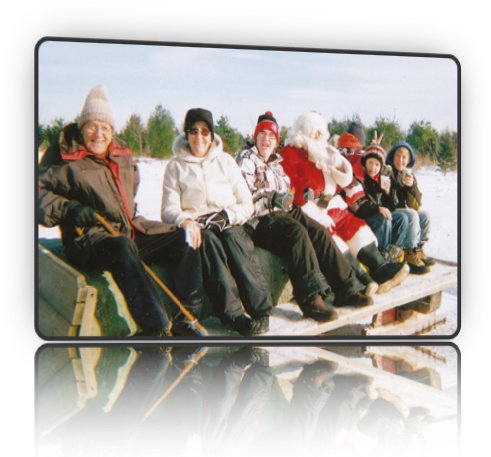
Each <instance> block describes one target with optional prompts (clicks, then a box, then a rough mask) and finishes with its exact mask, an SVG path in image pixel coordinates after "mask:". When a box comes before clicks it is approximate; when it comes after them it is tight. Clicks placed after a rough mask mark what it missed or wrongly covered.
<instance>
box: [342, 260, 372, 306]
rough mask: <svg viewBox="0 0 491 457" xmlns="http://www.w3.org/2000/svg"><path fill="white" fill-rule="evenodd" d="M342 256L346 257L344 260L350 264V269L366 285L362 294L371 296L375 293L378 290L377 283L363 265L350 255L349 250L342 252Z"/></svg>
mask: <svg viewBox="0 0 491 457" xmlns="http://www.w3.org/2000/svg"><path fill="white" fill-rule="evenodd" d="M344 256H345V257H346V260H347V261H348V263H349V264H350V266H351V268H352V270H353V271H354V272H355V275H356V277H357V278H358V279H359V280H360V282H361V283H362V284H363V285H364V286H366V288H365V291H364V294H365V295H366V296H367V297H372V296H373V295H375V294H376V293H377V290H378V284H377V283H376V282H375V281H374V280H373V279H372V277H371V276H370V275H369V274H368V273H367V272H366V271H365V270H364V269H363V267H362V266H361V265H360V262H358V260H356V259H355V258H354V257H353V256H352V255H351V252H349V251H346V252H345V253H344Z"/></svg>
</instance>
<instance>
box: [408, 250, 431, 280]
mask: <svg viewBox="0 0 491 457" xmlns="http://www.w3.org/2000/svg"><path fill="white" fill-rule="evenodd" d="M417 249H418V248H414V249H404V261H405V262H407V263H408V264H409V269H410V273H411V274H413V275H424V274H426V273H429V272H430V268H429V267H427V266H426V265H425V264H424V262H423V261H422V260H421V258H420V257H419V252H420V251H418V250H417Z"/></svg>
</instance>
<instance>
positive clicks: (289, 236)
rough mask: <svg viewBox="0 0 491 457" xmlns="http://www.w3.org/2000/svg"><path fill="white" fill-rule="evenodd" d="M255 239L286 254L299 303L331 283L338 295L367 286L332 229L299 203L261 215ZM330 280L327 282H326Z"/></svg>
mask: <svg viewBox="0 0 491 457" xmlns="http://www.w3.org/2000/svg"><path fill="white" fill-rule="evenodd" d="M252 238H253V241H254V243H255V244H256V245H257V246H259V247H262V248H264V249H267V250H269V251H271V252H273V253H274V254H276V255H278V256H279V257H281V258H283V259H284V260H285V261H286V262H287V264H288V268H289V276H290V280H291V282H292V286H293V293H294V295H295V299H296V300H297V303H299V304H300V303H304V302H305V301H306V300H308V299H309V298H311V297H313V296H315V295H316V294H321V295H322V294H325V293H326V291H327V290H328V289H329V286H330V287H331V289H332V291H333V292H334V293H335V294H336V295H338V294H339V295H341V296H349V295H353V294H355V293H357V292H360V291H362V290H363V289H364V287H365V286H363V284H361V283H360V281H358V279H357V278H356V276H355V273H354V272H353V270H352V268H351V266H350V265H349V263H348V261H347V260H346V258H345V257H344V255H343V254H342V253H341V251H340V250H339V249H338V247H337V246H336V243H335V242H334V240H333V239H332V238H331V235H330V234H329V232H328V231H327V230H326V229H325V228H324V227H322V225H320V224H319V223H317V222H316V221H314V220H313V219H312V218H310V217H308V216H307V215H306V214H305V213H304V212H303V211H302V210H301V208H299V207H294V208H293V209H292V210H291V211H290V212H288V213H287V212H284V211H277V212H274V213H271V214H268V215H265V216H261V217H260V218H259V224H257V226H256V228H255V230H254V232H253V235H252ZM326 280H327V282H326Z"/></svg>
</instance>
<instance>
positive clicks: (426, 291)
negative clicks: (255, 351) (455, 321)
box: [265, 262, 458, 336]
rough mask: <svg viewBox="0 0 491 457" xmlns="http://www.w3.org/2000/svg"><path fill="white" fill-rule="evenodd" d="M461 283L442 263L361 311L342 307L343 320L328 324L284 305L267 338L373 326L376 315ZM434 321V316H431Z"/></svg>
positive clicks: (277, 311)
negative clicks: (318, 321)
mask: <svg viewBox="0 0 491 457" xmlns="http://www.w3.org/2000/svg"><path fill="white" fill-rule="evenodd" d="M457 282H458V280H457V267H456V266H455V265H451V264H448V263H446V262H438V263H437V264H436V265H435V266H433V267H431V271H430V273H428V274H425V275H409V277H408V278H407V279H406V280H405V281H404V282H403V283H402V284H401V285H400V286H398V287H396V288H394V289H393V290H391V291H389V292H388V293H386V294H383V295H375V296H374V297H373V299H374V302H375V303H374V304H373V305H371V306H366V307H364V308H358V309H354V308H338V310H339V313H340V316H339V318H338V319H337V320H335V321H332V322H326V323H317V322H315V321H314V320H312V319H306V318H304V317H303V315H302V313H301V311H300V308H299V307H298V306H297V305H295V304H292V303H282V304H280V305H278V306H277V307H276V308H275V309H274V311H273V314H272V317H271V319H270V331H269V332H268V333H267V334H266V335H265V336H290V335H320V334H324V333H327V332H330V331H333V330H337V329H342V328H343V327H348V326H350V325H355V324H360V323H362V324H363V323H365V324H368V325H370V324H371V319H372V318H373V316H376V315H378V314H381V313H383V312H385V311H388V310H390V309H393V308H397V307H399V306H402V305H406V304H408V303H411V302H414V301H418V300H421V299H422V298H424V297H427V296H429V295H432V294H435V293H438V292H441V291H442V290H445V289H449V288H451V287H455V286H456V285H457ZM431 318H434V316H433V315H431V317H430V319H431ZM413 333H414V332H413ZM337 335H342V332H337Z"/></svg>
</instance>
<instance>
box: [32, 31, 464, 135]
mask: <svg viewBox="0 0 491 457" xmlns="http://www.w3.org/2000/svg"><path fill="white" fill-rule="evenodd" d="M298 49H299V51H297V50H295V51H291V50H286V49H281V48H276V49H274V50H264V49H263V50H261V49H238V48H216V47H201V46H189V45H186V46H175V45H165V44H161V43H158V44H156V43H151V44H150V42H135V43H131V44H125V43H120V42H111V43H104V42H78V41H57V40H46V41H44V40H41V41H40V42H39V43H38V47H37V57H38V60H37V62H38V66H37V69H38V119H39V123H40V124H45V125H46V124H50V123H51V122H53V120H54V119H56V118H62V119H64V120H65V122H70V121H72V120H73V119H75V117H76V116H77V115H78V113H79V112H80V110H81V108H82V106H83V103H84V100H85V97H86V95H87V93H88V92H89V90H90V88H91V87H93V86H95V85H98V84H103V85H104V86H105V87H106V89H107V92H108V96H109V99H110V100H111V103H112V106H113V110H114V115H115V118H116V130H118V131H119V130H120V129H122V128H124V125H125V124H126V122H127V120H128V119H129V117H130V116H131V115H132V114H137V115H139V116H140V117H141V120H142V122H143V123H146V121H147V120H148V117H149V116H150V115H151V114H152V112H153V111H154V110H155V108H156V107H157V106H158V105H162V106H163V107H164V108H165V109H167V110H168V111H169V112H170V113H171V115H172V117H173V118H174V121H175V123H176V126H177V127H178V128H180V127H181V126H182V123H183V120H184V116H185V113H186V111H187V110H188V109H190V108H195V107H202V108H206V109H209V110H210V111H211V112H212V113H213V116H214V119H215V122H216V120H218V118H219V117H220V116H221V115H225V116H227V117H228V119H229V122H230V125H231V126H232V127H234V128H236V129H237V130H239V132H241V133H242V134H243V135H247V134H252V133H253V132H254V128H255V125H256V123H257V118H258V116H259V115H260V114H263V113H264V112H266V111H271V112H272V113H273V115H274V116H275V117H276V119H277V121H278V123H279V125H280V126H286V127H290V126H291V125H292V124H293V122H294V120H295V119H296V117H297V116H299V115H300V114H303V113H305V112H308V111H310V110H315V111H318V112H321V113H322V114H323V115H324V116H325V117H326V119H327V121H328V122H329V121H330V120H332V119H333V118H335V119H337V120H345V119H351V118H352V117H353V116H355V115H358V116H359V117H360V119H361V121H362V122H363V124H364V125H365V126H371V125H373V123H374V122H375V120H376V119H377V118H379V117H384V118H386V119H388V120H391V121H396V122H398V123H399V125H400V127H401V128H402V129H403V130H406V131H407V130H408V129H409V127H410V125H411V124H412V123H413V122H415V121H417V122H419V121H429V122H431V125H432V126H433V127H434V128H435V129H437V130H438V131H444V130H446V129H449V130H451V131H457V128H458V64H457V63H456V60H454V59H453V58H451V57H450V56H448V55H442V56H435V55H430V54H419V55H409V54H401V55H395V54H392V55H386V54H383V55H376V54H361V53H346V51H345V52H344V53H341V52H333V51H328V50H323V52H319V51H318V50H316V51H315V52H309V51H307V50H301V48H298ZM326 51H327V52H326Z"/></svg>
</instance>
